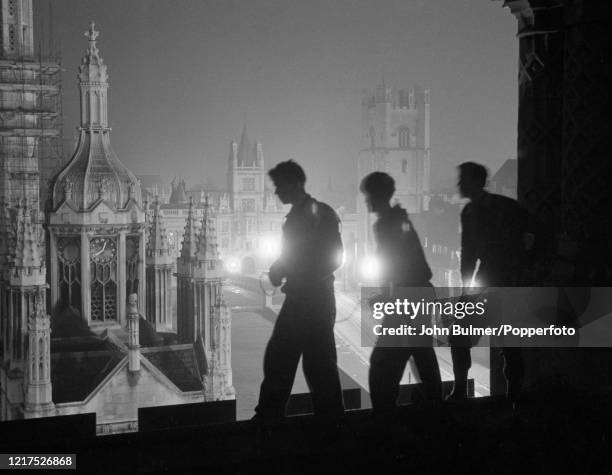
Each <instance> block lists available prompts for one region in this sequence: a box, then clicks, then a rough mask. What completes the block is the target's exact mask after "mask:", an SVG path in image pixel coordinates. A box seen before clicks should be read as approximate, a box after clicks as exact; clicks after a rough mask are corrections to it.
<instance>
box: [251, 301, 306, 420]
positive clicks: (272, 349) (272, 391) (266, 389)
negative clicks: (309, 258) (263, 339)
mask: <svg viewBox="0 0 612 475" xmlns="http://www.w3.org/2000/svg"><path fill="white" fill-rule="evenodd" d="M296 310H297V308H296V305H295V303H294V302H293V301H292V299H291V297H289V296H287V298H286V299H285V302H284V304H283V307H282V308H281V310H280V312H279V314H278V318H277V319H276V323H275V325H274V330H273V332H272V336H271V337H270V341H269V342H268V346H267V347H266V352H265V355H264V365H263V370H264V379H263V382H262V383H261V388H260V392H259V404H258V405H257V407H256V408H255V413H256V414H257V416H258V417H262V418H264V419H277V418H278V419H280V418H283V417H284V416H285V406H286V405H287V401H288V399H289V395H290V394H291V388H292V387H293V380H294V378H295V371H296V369H297V365H298V362H299V360H300V354H301V352H302V344H301V339H300V335H299V328H296V325H295V311H296Z"/></svg>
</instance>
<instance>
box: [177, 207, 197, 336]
mask: <svg viewBox="0 0 612 475" xmlns="http://www.w3.org/2000/svg"><path fill="white" fill-rule="evenodd" d="M196 251H197V227H196V218H195V210H194V204H193V199H190V200H189V211H188V213H187V222H186V223H185V232H184V233H183V244H182V245H181V253H180V255H179V258H178V259H177V265H176V271H177V272H176V288H177V306H176V314H177V334H178V338H179V341H181V342H183V343H193V342H194V341H195V338H196V334H197V333H196V329H195V326H196V325H195V322H194V318H195V316H194V313H193V312H194V311H193V305H194V304H193V299H194V296H193V264H194V260H195V254H196Z"/></svg>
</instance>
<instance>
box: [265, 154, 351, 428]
mask: <svg viewBox="0 0 612 475" xmlns="http://www.w3.org/2000/svg"><path fill="white" fill-rule="evenodd" d="M268 175H269V176H270V178H271V179H272V182H273V183H274V186H275V187H276V194H277V195H278V197H279V199H280V200H281V202H283V203H284V204H291V205H292V207H291V210H290V211H289V213H288V214H287V216H286V218H285V223H284V225H283V245H282V252H281V256H280V257H279V259H278V260H277V261H276V262H274V264H272V266H271V267H270V274H269V278H270V282H271V283H272V284H273V285H274V286H276V287H278V286H280V285H281V284H283V280H284V284H283V285H282V288H281V290H282V291H283V292H284V293H285V295H286V296H285V301H284V303H283V305H282V307H281V310H280V312H279V314H278V318H277V320H276V323H275V325H274V330H273V332H272V336H271V337H270V341H269V342H268V346H267V348H266V352H265V356H264V368H263V369H264V379H263V382H262V384H261V389H260V394H259V404H258V405H257V407H256V408H255V413H256V415H255V419H256V420H262V421H275V420H280V419H282V418H283V417H284V416H285V406H286V404H287V401H288V399H289V395H290V393H291V388H292V386H293V380H294V377H295V372H296V369H297V365H298V362H299V360H300V356H301V357H302V367H303V370H304V376H305V377H306V382H307V384H308V387H309V388H310V392H311V395H312V402H313V407H314V413H315V415H317V416H325V418H326V419H330V420H333V419H336V418H338V417H340V416H342V414H343V413H344V404H343V401H342V390H341V387H340V377H339V375H338V367H337V359H336V358H337V357H336V345H335V341H334V323H335V317H336V302H335V297H334V275H333V272H334V270H336V269H337V268H338V267H339V266H340V264H341V263H342V251H343V249H342V240H341V237H340V220H339V219H338V216H337V215H336V213H335V212H334V210H333V209H332V208H331V207H329V206H328V205H326V204H325V203H321V202H319V201H317V200H315V199H314V198H312V197H311V196H310V195H309V194H307V193H306V191H305V190H304V183H305V182H306V175H305V174H304V170H303V169H302V167H300V165H298V164H297V163H296V162H294V161H293V160H288V161H286V162H281V163H279V164H278V165H277V166H276V167H274V168H273V169H271V170H270V171H269V172H268Z"/></svg>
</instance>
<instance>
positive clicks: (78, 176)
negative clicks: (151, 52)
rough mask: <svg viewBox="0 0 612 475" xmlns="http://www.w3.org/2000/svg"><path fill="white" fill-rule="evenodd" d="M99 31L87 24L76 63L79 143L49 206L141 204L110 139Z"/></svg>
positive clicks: (124, 206) (134, 181)
mask: <svg viewBox="0 0 612 475" xmlns="http://www.w3.org/2000/svg"><path fill="white" fill-rule="evenodd" d="M98 35H99V32H98V31H96V30H95V28H94V23H93V22H91V23H90V24H89V30H88V31H87V32H85V36H86V37H87V40H88V42H89V45H88V48H87V51H86V53H85V56H84V57H83V59H82V61H81V65H80V66H79V74H78V78H79V88H80V90H81V93H82V94H84V95H85V96H87V97H94V96H95V97H97V100H95V101H94V100H92V101H89V102H87V101H82V103H81V123H80V127H79V142H78V144H77V147H76V150H75V151H74V154H73V155H72V158H71V159H70V162H69V163H68V165H66V167H64V169H63V170H62V171H61V172H60V174H59V176H58V178H57V179H56V181H55V184H54V186H53V209H54V210H57V209H58V208H59V206H61V205H62V204H63V203H64V202H70V203H71V204H72V205H73V206H76V208H77V209H78V210H79V211H88V210H90V209H92V208H94V207H95V206H96V205H97V204H98V203H99V201H100V200H104V201H106V202H107V203H108V204H110V205H111V206H113V207H114V208H116V209H120V210H123V209H127V207H128V205H129V203H130V201H135V202H136V203H138V204H141V191H140V183H139V181H138V179H137V178H136V176H135V175H134V174H133V173H132V172H131V171H130V170H129V169H128V168H127V167H126V166H125V165H123V163H121V161H119V158H118V157H117V155H116V154H115V152H114V150H113V148H112V146H111V142H110V130H111V129H110V127H109V126H108V112H107V111H108V106H107V94H106V90H107V88H108V74H107V71H106V65H105V64H104V61H103V60H102V58H101V56H100V52H99V50H98V48H97V46H96V38H97V37H98Z"/></svg>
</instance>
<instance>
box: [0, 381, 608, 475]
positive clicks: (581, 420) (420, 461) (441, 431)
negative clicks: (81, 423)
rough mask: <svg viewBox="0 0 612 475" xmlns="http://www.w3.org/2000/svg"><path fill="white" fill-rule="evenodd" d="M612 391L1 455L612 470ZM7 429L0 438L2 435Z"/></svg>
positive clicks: (370, 468) (125, 469)
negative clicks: (515, 407)
mask: <svg viewBox="0 0 612 475" xmlns="http://www.w3.org/2000/svg"><path fill="white" fill-rule="evenodd" d="M611 423H612V396H610V395H607V394H606V395H593V394H586V393H579V392H557V393H553V394H544V393H538V394H536V393H534V394H529V395H526V396H525V397H524V400H523V402H522V404H521V406H520V407H519V409H518V410H517V411H513V410H512V409H511V408H510V407H508V404H507V403H506V401H505V400H504V399H501V398H481V399H473V400H469V401H467V402H463V403H444V404H440V405H437V406H433V405H423V406H417V405H411V406H402V407H400V408H399V410H398V414H397V416H396V417H394V418H391V419H390V420H389V419H387V420H375V419H373V418H372V417H371V416H370V413H369V411H367V410H358V411H349V412H347V414H346V417H345V420H344V421H343V422H342V423H341V424H340V425H339V426H336V425H332V424H328V423H326V421H317V420H316V419H315V418H313V417H312V416H299V417H291V418H288V420H287V421H286V422H284V423H281V424H276V425H272V426H269V427H261V426H257V425H255V424H254V423H252V422H250V421H246V422H236V423H231V424H219V425H212V426H206V427H193V428H185V429H169V430H158V431H151V432H142V433H130V434H119V435H111V436H104V437H83V436H78V435H76V434H75V437H67V436H62V437H57V438H54V440H45V441H38V442H36V441H35V440H36V434H32V439H31V440H30V441H28V442H19V443H10V442H5V443H3V444H0V451H1V452H2V453H8V452H12V453H34V452H37V453H47V454H48V453H76V454H77V468H78V471H79V473H88V474H97V473H100V474H107V473H110V474H119V473H130V474H132V473H172V474H180V473H204V471H206V470H208V471H209V473H213V472H212V471H214V473H219V472H221V473H227V472H233V473H236V472H239V473H244V472H254V471H258V472H263V473H322V472H334V473H345V472H348V471H350V472H353V473H363V472H384V473H387V472H389V471H398V472H399V471H403V472H405V471H411V472H412V473H423V472H446V473H493V472H494V473H517V472H518V471H522V472H525V473H562V472H563V473H599V472H604V471H608V472H609V470H610V469H612V452H611V449H612V443H611V440H612V429H611ZM6 435H7V434H4V436H6Z"/></svg>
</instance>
